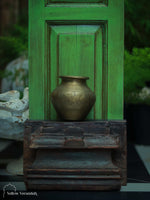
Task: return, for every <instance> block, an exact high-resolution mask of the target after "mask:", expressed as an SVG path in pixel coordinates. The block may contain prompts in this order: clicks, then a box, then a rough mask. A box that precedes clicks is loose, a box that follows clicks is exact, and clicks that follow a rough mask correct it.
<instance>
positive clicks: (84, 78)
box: [59, 76, 89, 80]
mask: <svg viewBox="0 0 150 200" xmlns="http://www.w3.org/2000/svg"><path fill="white" fill-rule="evenodd" d="M59 78H69V79H78V80H88V79H89V77H86V76H59Z"/></svg>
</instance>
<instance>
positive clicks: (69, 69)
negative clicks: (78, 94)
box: [29, 0, 124, 120]
mask: <svg viewBox="0 0 150 200" xmlns="http://www.w3.org/2000/svg"><path fill="white" fill-rule="evenodd" d="M66 1H69V0H66ZM72 1H73V0H72ZM96 1H97V0H96ZM73 2H75V1H73ZM80 2H81V1H80ZM86 2H87V3H86ZM89 2H91V3H89ZM93 2H94V0H91V1H90V0H88V1H85V3H83V1H82V2H81V4H80V3H79V2H78V3H72V4H71V3H69V2H67V3H62V4H61V2H59V3H54V2H52V1H51V0H45V1H41V0H30V1H29V36H30V37H29V63H30V70H29V72H30V73H29V106H30V119H37V120H38V119H40V120H43V119H56V113H55V110H54V109H53V107H52V105H51V98H50V95H51V91H52V90H53V89H54V88H55V87H56V86H57V84H58V79H57V76H58V75H60V74H62V73H64V74H72V73H74V74H76V75H79V74H80V75H87V76H89V77H90V80H89V82H88V84H89V86H90V88H92V89H93V90H95V92H96V97H97V101H96V104H95V108H94V109H93V110H92V112H91V113H90V115H89V118H93V119H123V55H124V51H123V47H124V20H123V19H124V1H123V0H109V1H101V0H99V2H100V3H93ZM48 4H50V5H48ZM104 4H106V5H104ZM69 41H70V42H69Z"/></svg>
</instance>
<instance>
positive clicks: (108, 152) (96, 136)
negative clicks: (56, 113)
mask: <svg viewBox="0 0 150 200" xmlns="http://www.w3.org/2000/svg"><path fill="white" fill-rule="evenodd" d="M126 154H127V152H126V122H125V121H84V122H56V121H27V122H26V124H25V136H24V177H25V183H26V186H27V189H34V190H38V189H41V190H45V189H46V190H119V189H120V187H121V185H126Z"/></svg>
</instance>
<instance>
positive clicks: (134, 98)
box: [124, 48, 150, 104]
mask: <svg viewBox="0 0 150 200" xmlns="http://www.w3.org/2000/svg"><path fill="white" fill-rule="evenodd" d="M149 82H150V48H144V49H138V48H134V49H133V51H132V53H129V52H128V51H125V80H124V83H125V102H126V103H148V102H146V98H140V96H139V94H140V93H141V90H142V88H144V87H145V86H146V85H147V84H149ZM149 100H150V97H149ZM149 104H150V101H149Z"/></svg>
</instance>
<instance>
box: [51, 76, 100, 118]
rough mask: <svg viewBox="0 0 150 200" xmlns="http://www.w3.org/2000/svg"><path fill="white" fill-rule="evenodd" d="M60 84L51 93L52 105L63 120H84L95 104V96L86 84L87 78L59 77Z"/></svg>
mask: <svg viewBox="0 0 150 200" xmlns="http://www.w3.org/2000/svg"><path fill="white" fill-rule="evenodd" d="M59 78H61V79H62V81H61V84H60V85H59V86H58V87H57V88H56V89H55V90H54V91H53V92H52V103H53V106H54V108H55V110H56V112H57V114H58V115H59V116H60V118H61V119H63V120H71V121H76V120H84V119H85V118H86V116H87V115H88V113H89V111H90V110H91V108H92V106H93V105H94V103H95V100H96V97H95V94H94V93H93V92H92V91H91V90H90V88H89V87H88V86H87V84H86V80H87V79H89V78H88V77H81V76H60V77H59Z"/></svg>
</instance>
